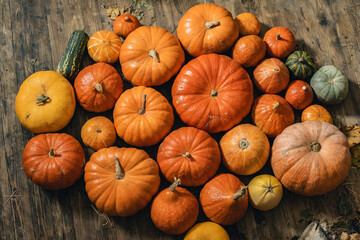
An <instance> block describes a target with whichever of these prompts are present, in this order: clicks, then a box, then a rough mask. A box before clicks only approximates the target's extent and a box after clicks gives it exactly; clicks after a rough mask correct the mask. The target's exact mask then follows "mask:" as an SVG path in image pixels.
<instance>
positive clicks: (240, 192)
mask: <svg viewBox="0 0 360 240" xmlns="http://www.w3.org/2000/svg"><path fill="white" fill-rule="evenodd" d="M247 188H248V187H247V186H242V187H241V188H240V190H238V191H237V192H236V193H234V195H233V198H234V200H236V199H238V198H239V197H242V198H244V197H245V196H246V189H247Z"/></svg>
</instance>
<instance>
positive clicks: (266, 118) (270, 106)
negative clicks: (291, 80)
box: [251, 94, 295, 138]
mask: <svg viewBox="0 0 360 240" xmlns="http://www.w3.org/2000/svg"><path fill="white" fill-rule="evenodd" d="M251 118H252V120H253V122H254V123H255V125H256V126H257V127H259V128H260V129H261V130H262V131H263V132H264V133H265V134H266V135H267V136H268V137H271V138H274V137H276V136H277V135H279V134H280V133H281V132H282V131H283V130H284V129H285V128H286V127H288V126H290V125H291V124H293V123H294V121H295V118H294V112H293V110H292V109H291V107H290V105H289V104H288V102H287V101H286V100H285V99H284V98H282V97H280V96H278V95H273V94H264V95H262V96H260V97H258V98H257V99H256V100H255V102H254V106H253V109H252V112H251Z"/></svg>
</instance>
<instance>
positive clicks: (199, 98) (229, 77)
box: [171, 54, 253, 133]
mask: <svg viewBox="0 0 360 240" xmlns="http://www.w3.org/2000/svg"><path fill="white" fill-rule="evenodd" d="M171 95H172V98H173V105H174V107H175V109H176V112H177V113H178V114H179V116H180V118H181V120H182V121H183V122H184V123H185V124H187V125H190V126H194V127H197V128H200V129H203V130H205V131H208V132H211V133H215V132H220V131H225V130H228V129H230V128H232V127H233V126H234V125H235V124H238V123H239V122H240V121H241V120H242V119H243V118H244V117H245V116H246V115H247V114H248V113H249V112H250V109H251V104H252V102H253V86H252V82H251V80H250V77H249V75H248V73H247V72H246V71H245V69H243V68H242V67H241V65H240V64H239V63H238V62H236V61H234V60H232V59H231V58H229V57H227V56H224V55H218V54H207V55H202V56H200V57H197V58H195V59H193V60H191V61H190V62H189V63H188V64H186V65H185V66H184V67H183V68H182V69H181V71H180V73H179V74H178V75H177V77H176V79H175V81H174V84H173V86H172V92H171Z"/></svg>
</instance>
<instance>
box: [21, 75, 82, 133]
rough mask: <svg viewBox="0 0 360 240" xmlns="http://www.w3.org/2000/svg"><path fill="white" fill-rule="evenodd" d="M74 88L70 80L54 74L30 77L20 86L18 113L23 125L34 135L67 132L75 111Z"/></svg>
mask: <svg viewBox="0 0 360 240" xmlns="http://www.w3.org/2000/svg"><path fill="white" fill-rule="evenodd" d="M75 105H76V102H75V94H74V89H73V88H72V86H71V84H70V83H69V81H68V80H66V79H65V78H64V77H63V76H62V75H61V74H59V73H57V72H54V71H40V72H36V73H34V74H32V75H30V76H29V77H28V78H27V79H26V80H25V81H24V82H23V83H22V84H21V86H20V89H19V92H18V93H17V95H16V99H15V112H16V116H17V117H18V118H19V121H20V123H21V124H22V125H23V126H24V127H25V128H27V129H28V130H29V131H31V132H33V133H44V132H57V131H59V130H61V129H63V128H64V127H65V126H66V125H67V124H68V123H69V122H70V120H71V118H72V117H73V115H74V112H75Z"/></svg>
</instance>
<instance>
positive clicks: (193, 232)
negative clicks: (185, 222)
mask: <svg viewBox="0 0 360 240" xmlns="http://www.w3.org/2000/svg"><path fill="white" fill-rule="evenodd" d="M199 239H209V240H230V237H229V235H228V233H227V232H226V230H225V229H224V228H223V227H222V226H221V225H219V224H217V223H214V222H201V223H198V224H195V225H194V226H193V227H192V228H191V229H190V230H189V231H188V232H187V233H186V235H185V237H184V240H199Z"/></svg>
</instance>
